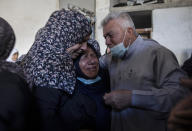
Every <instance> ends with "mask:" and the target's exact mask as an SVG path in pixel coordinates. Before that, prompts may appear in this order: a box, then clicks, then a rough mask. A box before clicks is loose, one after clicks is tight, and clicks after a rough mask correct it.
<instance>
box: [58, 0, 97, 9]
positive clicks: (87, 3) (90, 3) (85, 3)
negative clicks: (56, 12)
mask: <svg viewBox="0 0 192 131" xmlns="http://www.w3.org/2000/svg"><path fill="white" fill-rule="evenodd" d="M94 1H95V0H60V3H59V7H60V8H65V9H67V6H68V4H72V5H76V6H78V7H81V8H85V9H88V10H90V11H93V12H94V11H95V5H94Z"/></svg>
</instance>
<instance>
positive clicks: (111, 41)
mask: <svg viewBox="0 0 192 131" xmlns="http://www.w3.org/2000/svg"><path fill="white" fill-rule="evenodd" d="M124 35H125V30H124V29H123V28H122V26H121V25H120V24H119V22H118V20H110V21H109V22H108V23H107V24H106V25H105V26H104V27H103V36H104V38H105V44H106V45H107V46H108V47H109V48H112V47H114V46H115V45H117V44H119V43H121V42H122V41H123V38H124Z"/></svg>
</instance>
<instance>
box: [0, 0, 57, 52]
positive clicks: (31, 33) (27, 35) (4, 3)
mask: <svg viewBox="0 0 192 131" xmlns="http://www.w3.org/2000/svg"><path fill="white" fill-rule="evenodd" d="M57 9H59V1H58V0H0V17H3V18H4V19H6V20H7V21H8V22H9V23H10V24H11V25H12V27H13V29H14V31H15V34H16V45H15V48H17V49H18V50H19V52H20V55H21V54H25V53H27V51H28V50H29V48H30V47H31V45H32V44H33V42H34V37H35V33H36V32H37V30H38V29H39V28H41V27H42V26H44V25H45V23H46V21H47V20H48V18H49V16H50V15H51V13H52V12H53V11H55V10H57Z"/></svg>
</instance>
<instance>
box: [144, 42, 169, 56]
mask: <svg viewBox="0 0 192 131" xmlns="http://www.w3.org/2000/svg"><path fill="white" fill-rule="evenodd" d="M143 41H144V44H145V45H146V46H148V47H150V49H151V50H154V51H157V52H167V53H168V52H169V53H171V50H169V49H168V48H166V47H165V46H163V45H162V44H160V43H159V42H157V41H156V40H154V39H143Z"/></svg>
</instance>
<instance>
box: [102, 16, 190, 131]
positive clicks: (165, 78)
mask: <svg viewBox="0 0 192 131" xmlns="http://www.w3.org/2000/svg"><path fill="white" fill-rule="evenodd" d="M102 26H103V36H104V37H105V40H106V45H107V46H108V47H109V48H110V50H111V53H110V54H108V55H105V56H103V57H102V58H101V59H100V64H101V66H103V67H105V68H108V70H109V74H110V81H111V92H110V93H107V94H105V95H104V100H105V103H106V104H108V105H111V106H112V108H113V112H112V123H111V130H112V131H166V130H167V118H168V115H169V112H170V110H171V108H172V107H173V106H174V105H175V104H176V103H177V102H178V101H179V100H180V99H182V98H183V97H184V96H185V95H186V94H187V93H188V90H185V89H184V88H183V87H181V86H180V85H179V79H180V78H181V77H185V73H184V72H182V70H181V69H180V68H179V65H178V62H177V59H176V57H175V55H174V54H173V53H172V52H171V51H170V50H168V49H167V48H165V47H163V46H162V45H160V44H159V43H157V42H156V41H154V40H144V39H142V38H141V36H139V35H137V33H136V31H135V27H134V23H133V21H132V19H131V18H130V16H129V15H128V14H127V13H110V14H109V15H108V16H106V17H105V19H104V20H103V21H102Z"/></svg>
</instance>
